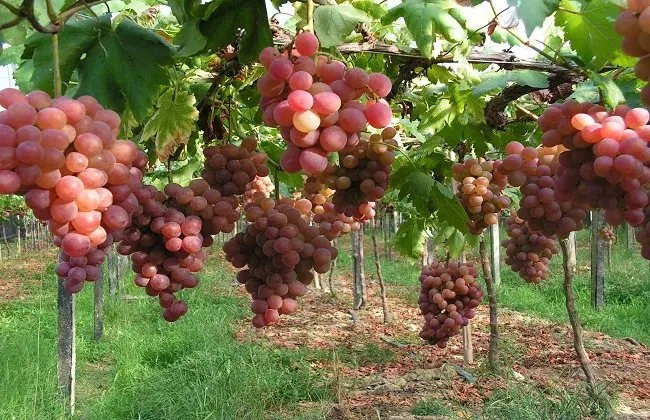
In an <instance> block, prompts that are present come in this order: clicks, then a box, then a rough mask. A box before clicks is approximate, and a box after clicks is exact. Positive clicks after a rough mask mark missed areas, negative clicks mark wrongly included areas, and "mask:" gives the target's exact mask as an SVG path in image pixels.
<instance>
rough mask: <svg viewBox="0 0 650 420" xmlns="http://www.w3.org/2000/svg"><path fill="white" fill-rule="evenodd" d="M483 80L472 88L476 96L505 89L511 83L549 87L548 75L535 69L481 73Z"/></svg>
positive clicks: (541, 87)
mask: <svg viewBox="0 0 650 420" xmlns="http://www.w3.org/2000/svg"><path fill="white" fill-rule="evenodd" d="M481 78H482V79H483V81H482V82H481V83H480V84H478V85H477V86H475V87H474V89H472V92H473V93H474V96H482V95H485V94H486V93H490V92H492V91H495V90H503V88H505V87H506V86H508V85H509V84H510V83H515V84H517V85H520V86H531V87H535V88H540V89H543V88H547V87H548V75H547V74H546V73H542V72H541V71H535V70H512V71H505V72H503V71H499V72H489V73H484V74H482V75H481Z"/></svg>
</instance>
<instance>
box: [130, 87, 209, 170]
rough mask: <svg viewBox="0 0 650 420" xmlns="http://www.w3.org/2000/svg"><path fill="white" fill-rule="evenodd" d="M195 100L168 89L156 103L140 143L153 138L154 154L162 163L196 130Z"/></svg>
mask: <svg viewBox="0 0 650 420" xmlns="http://www.w3.org/2000/svg"><path fill="white" fill-rule="evenodd" d="M195 103H196V99H195V98H194V95H192V94H190V93H188V92H177V93H176V95H174V89H169V90H167V91H166V92H164V93H163V94H162V96H161V97H160V99H158V102H157V108H158V109H157V110H156V112H155V113H154V114H153V116H152V117H151V119H150V120H149V122H147V124H146V125H145V126H144V129H143V130H142V138H141V141H143V142H144V141H146V140H148V139H149V138H152V137H155V141H154V143H155V145H156V154H157V155H158V158H159V159H160V160H162V161H166V160H167V158H169V156H170V155H171V154H172V153H173V152H174V150H176V148H177V147H178V146H180V145H182V144H186V143H187V141H188V140H189V137H190V134H192V132H193V131H194V130H195V129H196V121H197V120H198V118H199V111H198V110H197V109H196V108H195V107H194V104H195Z"/></svg>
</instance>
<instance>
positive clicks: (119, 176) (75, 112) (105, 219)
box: [0, 88, 148, 293]
mask: <svg viewBox="0 0 650 420" xmlns="http://www.w3.org/2000/svg"><path fill="white" fill-rule="evenodd" d="M0 105H1V106H2V107H3V108H5V111H2V112H0V194H14V193H20V194H24V196H25V203H26V204H27V206H28V207H29V208H31V209H32V210H33V212H34V215H35V216H36V217H37V218H38V219H39V220H42V221H47V223H48V228H49V230H50V232H51V233H52V234H53V235H55V239H54V243H55V244H56V245H57V246H59V247H60V248H61V250H62V256H61V259H62V262H61V263H60V264H59V265H58V266H57V267H56V273H57V274H58V275H59V276H61V277H64V278H65V288H66V290H68V291H69V292H72V293H76V292H79V291H81V290H82V289H83V286H84V282H85V281H94V280H96V279H97V278H99V276H100V275H101V272H100V270H99V267H98V266H99V265H100V264H101V263H102V262H103V261H104V259H105V255H106V253H107V252H108V251H109V250H110V245H111V244H112V243H113V241H115V240H116V237H119V235H120V234H121V232H123V229H124V228H125V227H127V226H128V225H129V224H130V222H131V216H132V215H134V214H136V212H137V211H138V202H137V199H136V198H135V196H134V192H135V191H137V190H138V189H139V188H140V187H141V185H142V179H143V170H144V168H145V166H146V165H147V161H148V160H147V156H146V154H145V153H144V152H142V151H140V150H138V148H137V146H136V145H135V143H133V142H131V141H127V140H118V139H117V134H118V133H119V126H120V117H119V115H117V114H116V113H115V112H113V111H110V110H106V109H103V108H102V107H101V105H100V104H99V103H98V102H97V101H96V100H95V99H94V98H92V97H90V96H82V97H80V98H79V99H77V100H74V99H70V98H66V97H59V98H55V99H52V98H50V96H49V95H48V94H47V93H45V92H42V91H33V92H30V93H29V94H27V95H26V94H24V93H22V92H20V91H18V90H16V89H11V88H9V89H4V90H2V91H0Z"/></svg>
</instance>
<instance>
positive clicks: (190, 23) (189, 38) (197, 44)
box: [174, 18, 208, 57]
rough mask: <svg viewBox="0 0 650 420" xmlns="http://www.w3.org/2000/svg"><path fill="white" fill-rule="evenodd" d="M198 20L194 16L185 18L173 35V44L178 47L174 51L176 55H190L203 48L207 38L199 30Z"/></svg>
mask: <svg viewBox="0 0 650 420" xmlns="http://www.w3.org/2000/svg"><path fill="white" fill-rule="evenodd" d="M199 22H200V20H199V19H195V18H192V19H190V20H187V21H186V22H185V23H184V24H183V27H182V28H181V30H180V31H179V32H178V33H177V34H176V36H175V37H174V44H175V45H178V46H179V47H180V48H179V49H178V51H177V52H176V55H177V56H178V57H190V56H192V55H194V54H196V53H198V52H200V51H201V50H203V48H205V45H206V44H207V43H208V39H207V38H206V37H204V36H203V34H202V33H201V31H200V30H199Z"/></svg>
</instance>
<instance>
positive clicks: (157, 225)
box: [117, 185, 212, 322]
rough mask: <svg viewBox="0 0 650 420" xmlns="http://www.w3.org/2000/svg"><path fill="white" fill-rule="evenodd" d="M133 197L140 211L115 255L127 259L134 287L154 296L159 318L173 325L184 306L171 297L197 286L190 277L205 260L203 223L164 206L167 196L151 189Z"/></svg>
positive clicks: (195, 217)
mask: <svg viewBox="0 0 650 420" xmlns="http://www.w3.org/2000/svg"><path fill="white" fill-rule="evenodd" d="M137 197H138V203H139V204H140V206H141V209H142V211H141V213H140V214H138V215H137V216H136V217H134V218H133V224H132V226H131V227H129V228H128V229H126V230H125V231H124V235H123V239H122V241H121V242H120V244H119V245H118V247H117V251H118V252H119V253H120V254H122V255H130V256H131V262H132V269H133V271H134V272H135V273H136V276H135V279H134V282H135V284H136V285H137V286H139V287H144V288H145V291H146V293H147V295H149V296H157V297H158V301H159V303H160V306H161V307H162V308H164V310H163V318H164V319H165V320H166V321H169V322H174V321H176V320H178V319H179V318H180V317H181V316H183V315H185V313H187V305H186V304H185V302H183V301H182V300H179V299H177V298H176V297H175V296H174V293H176V292H178V291H180V290H181V289H184V288H194V287H196V286H197V285H198V279H197V278H196V275H195V274H194V273H197V272H199V271H201V269H202V268H203V264H204V262H205V260H206V258H207V257H206V254H205V253H204V252H203V251H202V250H201V248H202V247H203V246H204V245H205V243H206V239H205V238H204V237H203V235H201V230H202V225H203V222H202V220H201V218H200V217H198V216H194V215H190V216H186V215H184V214H183V213H182V212H181V211H179V210H178V209H175V208H173V207H168V206H166V205H165V203H166V202H167V201H168V197H167V195H166V194H165V193H164V192H161V191H158V190H157V189H156V188H155V187H154V186H151V185H149V186H146V187H143V188H141V189H140V190H139V191H138V192H137ZM211 239H212V238H210V240H211Z"/></svg>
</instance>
